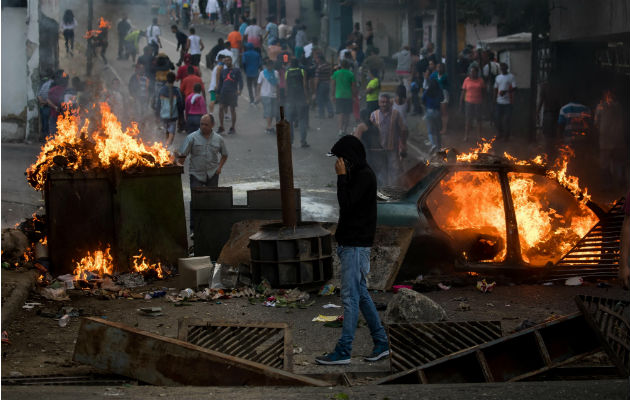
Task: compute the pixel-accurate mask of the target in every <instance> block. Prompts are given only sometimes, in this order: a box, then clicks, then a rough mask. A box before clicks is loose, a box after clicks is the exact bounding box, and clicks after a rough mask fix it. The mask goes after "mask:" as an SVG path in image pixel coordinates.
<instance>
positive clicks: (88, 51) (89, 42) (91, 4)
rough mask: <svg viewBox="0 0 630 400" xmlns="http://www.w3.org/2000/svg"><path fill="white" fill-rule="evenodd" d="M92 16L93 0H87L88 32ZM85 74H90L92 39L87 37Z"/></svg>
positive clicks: (90, 27)
mask: <svg viewBox="0 0 630 400" xmlns="http://www.w3.org/2000/svg"><path fill="white" fill-rule="evenodd" d="M93 17H94V0H88V21H87V30H88V32H90V31H91V30H92V19H93ZM85 75H87V76H91V75H92V39H91V38H88V40H87V71H86V72H85Z"/></svg>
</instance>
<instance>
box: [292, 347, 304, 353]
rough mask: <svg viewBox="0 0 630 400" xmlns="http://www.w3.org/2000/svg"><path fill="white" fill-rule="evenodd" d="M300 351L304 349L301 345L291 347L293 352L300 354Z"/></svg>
mask: <svg viewBox="0 0 630 400" xmlns="http://www.w3.org/2000/svg"><path fill="white" fill-rule="evenodd" d="M302 351H304V350H303V349H302V348H301V347H294V348H293V354H300V353H301V352H302Z"/></svg>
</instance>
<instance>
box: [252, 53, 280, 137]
mask: <svg viewBox="0 0 630 400" xmlns="http://www.w3.org/2000/svg"><path fill="white" fill-rule="evenodd" d="M278 80H279V74H278V71H276V70H274V69H273V61H271V60H270V59H267V60H266V61H265V69H263V70H262V71H260V74H259V75H258V89H257V91H256V98H257V99H259V100H261V101H262V105H263V118H265V119H266V120H267V128H266V129H265V133H269V134H272V133H274V130H273V127H272V126H271V120H272V119H273V118H276V120H278V102H277V97H278Z"/></svg>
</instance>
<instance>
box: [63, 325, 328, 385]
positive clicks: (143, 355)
mask: <svg viewBox="0 0 630 400" xmlns="http://www.w3.org/2000/svg"><path fill="white" fill-rule="evenodd" d="M73 360H74V361H78V362H81V363H84V364H88V365H91V366H93V367H95V368H97V369H101V370H105V371H108V372H110V373H114V374H118V375H123V376H127V377H130V378H132V379H136V380H139V381H141V382H145V383H149V384H152V385H159V386H178V385H191V386H242V385H249V386H267V385H272V386H320V387H324V386H329V383H327V382H324V381H319V380H316V379H311V378H307V377H303V376H300V375H296V374H293V373H290V372H287V371H284V370H281V369H276V368H271V367H268V366H265V365H263V364H259V363H255V362H252V361H248V360H245V359H241V358H237V357H232V356H229V355H226V354H223V353H219V352H216V351H212V350H208V349H205V348H203V347H199V346H195V345H193V344H190V343H187V342H184V341H181V340H178V339H173V338H168V337H164V336H159V335H156V334H153V333H150V332H146V331H141V330H139V329H135V328H132V327H129V326H126V325H123V324H120V323H117V322H111V321H107V320H104V319H100V318H92V317H87V318H82V320H81V327H80V329H79V335H78V337H77V343H76V346H75V349H74V356H73Z"/></svg>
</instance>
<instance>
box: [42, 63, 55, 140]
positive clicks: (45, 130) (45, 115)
mask: <svg viewBox="0 0 630 400" xmlns="http://www.w3.org/2000/svg"><path fill="white" fill-rule="evenodd" d="M46 75H47V77H46V78H44V83H42V85H41V86H40V87H39V90H38V91H37V101H38V102H39V120H40V122H41V130H40V133H39V140H40V141H42V142H43V141H45V140H46V139H47V138H48V134H49V133H50V128H49V126H50V125H49V122H50V104H49V103H48V92H49V91H50V88H51V87H52V85H53V84H54V82H55V79H54V76H53V73H52V71H49V72H48V73H47V74H46ZM59 75H60V74H59V73H57V76H59Z"/></svg>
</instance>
